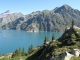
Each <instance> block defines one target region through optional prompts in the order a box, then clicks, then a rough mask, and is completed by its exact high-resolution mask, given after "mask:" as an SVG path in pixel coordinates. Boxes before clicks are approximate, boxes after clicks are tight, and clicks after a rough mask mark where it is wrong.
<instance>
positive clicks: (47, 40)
mask: <svg viewBox="0 0 80 60" xmlns="http://www.w3.org/2000/svg"><path fill="white" fill-rule="evenodd" d="M46 42H50V40H49V38H48V37H46V36H45V39H44V44H45V43H46Z"/></svg>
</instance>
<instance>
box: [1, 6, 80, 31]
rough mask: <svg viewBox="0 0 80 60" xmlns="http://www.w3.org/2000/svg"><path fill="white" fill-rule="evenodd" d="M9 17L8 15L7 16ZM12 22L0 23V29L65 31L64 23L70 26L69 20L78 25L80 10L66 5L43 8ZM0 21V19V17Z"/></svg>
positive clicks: (79, 24)
mask: <svg viewBox="0 0 80 60" xmlns="http://www.w3.org/2000/svg"><path fill="white" fill-rule="evenodd" d="M8 17H10V16H8ZM14 17H15V19H12V18H10V19H7V18H6V19H5V20H6V21H8V20H13V21H12V22H10V23H8V24H5V25H1V26H2V29H7V28H8V29H19V30H26V31H32V30H34V31H36V30H37V31H58V32H59V31H60V32H61V31H65V24H66V23H68V25H69V26H71V21H72V20H75V21H76V22H77V26H78V27H80V11H79V10H76V9H73V8H71V7H70V6H68V5H63V6H61V7H57V8H55V9H53V10H43V11H36V12H32V13H31V14H28V15H24V16H21V17H19V18H16V16H14ZM1 21H2V19H1Z"/></svg>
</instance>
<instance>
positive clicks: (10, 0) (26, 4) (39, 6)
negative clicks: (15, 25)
mask: <svg viewBox="0 0 80 60" xmlns="http://www.w3.org/2000/svg"><path fill="white" fill-rule="evenodd" d="M64 4H67V5H69V6H71V7H72V8H74V9H78V10H80V0H0V13H2V12H5V11H6V10H10V11H12V12H21V13H23V14H29V13H31V12H35V11H42V10H45V9H47V10H52V9H54V8H55V7H59V6H62V5H64Z"/></svg>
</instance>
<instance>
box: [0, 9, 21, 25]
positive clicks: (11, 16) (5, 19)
mask: <svg viewBox="0 0 80 60" xmlns="http://www.w3.org/2000/svg"><path fill="white" fill-rule="evenodd" d="M21 16H23V14H21V13H14V12H11V11H9V10H7V11H6V12H4V13H1V14H0V26H3V25H5V24H8V23H9V22H12V21H15V20H16V19H18V18H19V17H21Z"/></svg>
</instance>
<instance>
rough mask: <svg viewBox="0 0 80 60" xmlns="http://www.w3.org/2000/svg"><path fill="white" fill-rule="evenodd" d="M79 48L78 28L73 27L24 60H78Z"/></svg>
mask: <svg viewBox="0 0 80 60" xmlns="http://www.w3.org/2000/svg"><path fill="white" fill-rule="evenodd" d="M79 48H80V28H79V27H77V26H76V25H73V26H71V27H70V28H69V29H67V30H65V32H64V33H63V35H62V36H61V37H60V38H59V39H58V40H52V41H51V42H49V43H45V44H43V45H42V46H38V47H37V48H36V49H35V50H34V51H33V52H32V53H31V54H29V55H28V56H27V58H26V60H79V59H80V58H79V54H80V49H79Z"/></svg>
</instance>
